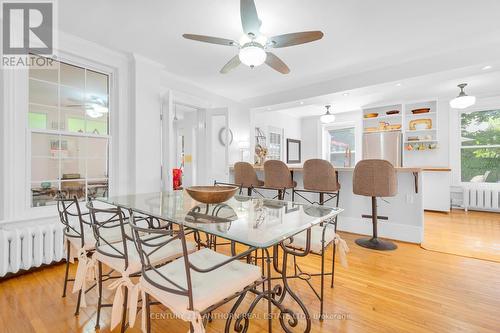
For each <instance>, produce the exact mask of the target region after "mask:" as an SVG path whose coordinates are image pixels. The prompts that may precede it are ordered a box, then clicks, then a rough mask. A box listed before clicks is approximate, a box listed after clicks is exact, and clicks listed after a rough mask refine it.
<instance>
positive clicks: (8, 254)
mask: <svg viewBox="0 0 500 333" xmlns="http://www.w3.org/2000/svg"><path fill="white" fill-rule="evenodd" d="M64 256H65V249H64V241H63V226H62V224H61V223H60V222H57V223H56V222H53V223H46V224H40V225H26V224H24V223H19V224H18V225H16V224H14V223H12V224H10V225H9V226H8V227H2V226H0V277H3V276H5V275H6V274H7V273H17V272H18V271H19V270H27V269H30V268H32V267H39V266H41V265H43V264H50V263H52V262H55V261H60V260H62V259H63V258H64Z"/></svg>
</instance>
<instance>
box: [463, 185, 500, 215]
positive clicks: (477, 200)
mask: <svg viewBox="0 0 500 333" xmlns="http://www.w3.org/2000/svg"><path fill="white" fill-rule="evenodd" d="M463 195H464V201H463V206H464V208H465V210H466V211H467V210H468V209H472V210H486V211H500V186H499V184H497V183H492V184H488V183H477V184H476V183H469V184H466V185H464V188H463Z"/></svg>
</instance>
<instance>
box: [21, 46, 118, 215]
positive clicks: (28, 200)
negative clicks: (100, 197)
mask: <svg viewBox="0 0 500 333" xmlns="http://www.w3.org/2000/svg"><path fill="white" fill-rule="evenodd" d="M35 55H36V54H35ZM37 56H43V55H37ZM57 61H58V62H60V63H65V64H67V65H71V66H76V67H80V68H83V69H84V70H85V73H86V72H87V71H92V72H96V73H99V74H103V75H106V76H107V77H108V87H107V93H108V115H107V117H108V119H107V126H108V131H107V132H108V133H107V134H106V135H100V134H99V135H97V134H94V133H86V132H84V133H79V132H70V131H69V130H68V128H67V125H66V126H65V129H64V130H61V129H57V130H52V129H37V128H35V129H32V128H30V127H29V112H30V104H34V105H37V103H30V100H29V96H30V89H29V82H30V80H31V79H32V78H30V75H29V70H27V75H26V81H27V83H28V87H27V93H26V121H25V130H26V136H25V140H26V149H25V152H26V155H25V161H26V180H27V181H26V183H25V186H26V188H25V208H26V209H27V210H28V211H31V212H35V211H37V212H38V211H44V210H51V208H50V207H54V205H51V204H49V205H45V206H33V202H32V200H33V199H32V184H34V183H41V182H44V181H51V182H57V183H58V188H59V189H61V185H62V183H63V180H62V179H55V180H41V181H34V180H32V173H31V170H32V168H31V167H32V142H31V139H32V135H33V133H38V134H48V135H54V136H58V137H59V140H60V141H59V144H61V141H62V140H63V137H67V136H72V137H77V138H99V139H106V140H107V154H106V158H105V161H106V165H107V177H104V178H88V177H87V172H88V169H87V160H88V156H86V157H85V158H84V160H85V177H83V178H82V177H81V178H79V179H75V180H71V181H79V182H84V183H85V185H84V186H85V194H84V198H83V200H81V202H86V201H87V199H88V198H87V193H88V192H87V191H88V183H89V181H102V180H107V186H108V188H107V193H108V195H109V193H111V191H112V190H113V185H112V184H113V181H112V174H113V166H112V156H113V140H112V133H113V122H114V121H116V120H115V119H114V118H116V117H115V115H114V109H115V108H114V104H115V103H114V100H115V97H114V92H115V88H114V78H115V75H114V71H112V70H109V69H107V68H97V67H96V66H94V65H93V64H90V63H88V62H80V61H77V60H76V59H71V58H68V57H59V58H58V59H57ZM34 80H36V81H39V82H44V83H46V84H52V85H56V86H57V91H58V92H57V96H58V102H57V106H55V107H54V108H55V109H57V110H58V119H59V123H60V122H61V121H64V122H65V123H66V124H67V115H65V117H66V118H64V119H63V115H62V113H61V105H60V96H61V87H62V86H64V87H71V88H77V87H72V86H68V85H65V84H61V83H60V72H59V74H58V82H51V81H46V80H41V79H37V78H34ZM86 80H87V75H85V85H84V88H83V91H84V93H85V91H86V88H87V83H86ZM38 105H41V106H44V107H48V106H47V105H43V104H38ZM84 119H86V118H84ZM61 161H62V159H61V158H58V165H59V174H58V177H59V178H62V170H61ZM52 209H53V208H52Z"/></svg>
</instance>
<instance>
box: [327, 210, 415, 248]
mask: <svg viewBox="0 0 500 333" xmlns="http://www.w3.org/2000/svg"><path fill="white" fill-rule="evenodd" d="M337 230H339V231H346V232H350V233H353V234H360V235H367V236H370V235H371V234H372V223H371V221H370V220H368V219H361V218H355V217H349V216H342V215H340V216H339V219H338V226H337ZM378 235H379V236H380V237H382V238H389V239H394V240H400V241H404V242H409V243H415V244H420V243H421V242H422V241H423V228H421V227H416V226H412V225H407V224H400V223H394V222H386V221H382V220H381V221H379V222H378Z"/></svg>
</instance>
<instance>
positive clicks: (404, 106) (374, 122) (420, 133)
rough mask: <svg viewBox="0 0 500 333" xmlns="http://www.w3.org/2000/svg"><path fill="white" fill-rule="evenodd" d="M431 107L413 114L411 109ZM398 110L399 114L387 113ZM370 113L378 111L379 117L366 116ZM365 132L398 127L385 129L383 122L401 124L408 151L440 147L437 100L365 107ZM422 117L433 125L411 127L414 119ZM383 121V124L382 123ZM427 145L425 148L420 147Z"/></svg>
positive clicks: (406, 150) (404, 144) (404, 143)
mask: <svg viewBox="0 0 500 333" xmlns="http://www.w3.org/2000/svg"><path fill="white" fill-rule="evenodd" d="M422 108H429V109H430V110H429V112H426V113H418V114H413V113H412V112H411V111H412V110H415V109H422ZM391 110H398V111H399V113H398V114H393V115H387V114H386V112H387V111H391ZM369 113H378V116H377V117H373V118H365V115H367V114H369ZM362 117H363V133H378V132H387V131H394V130H397V129H390V130H387V129H384V128H383V125H384V124H383V123H386V124H387V125H389V126H390V125H401V129H399V131H401V133H402V135H403V149H404V151H405V153H406V152H408V153H410V154H413V152H416V151H419V152H421V151H424V150H435V149H437V148H439V145H438V144H439V139H438V110H437V101H436V100H430V101H419V102H410V103H400V104H392V105H385V106H376V107H369V108H366V109H363V112H362ZM421 119H430V120H431V123H432V125H431V126H432V127H431V128H428V129H423V128H419V129H414V130H412V129H410V124H411V122H412V121H414V120H415V121H417V120H421ZM381 123H382V124H381ZM381 126H382V127H381ZM367 128H380V129H378V130H370V131H366V129H367ZM413 137H416V138H418V140H409V138H413ZM419 147H420V148H422V147H425V149H418V148H419Z"/></svg>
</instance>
